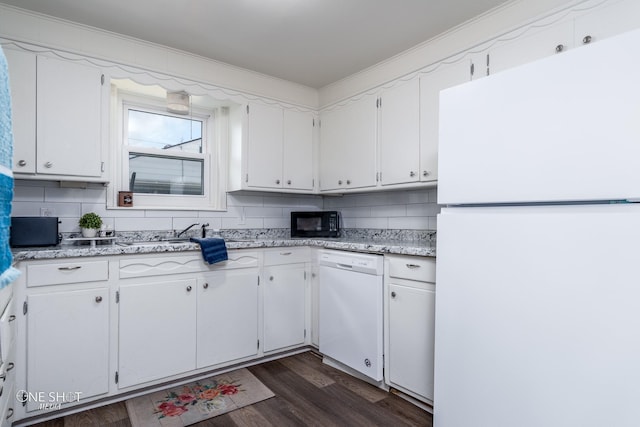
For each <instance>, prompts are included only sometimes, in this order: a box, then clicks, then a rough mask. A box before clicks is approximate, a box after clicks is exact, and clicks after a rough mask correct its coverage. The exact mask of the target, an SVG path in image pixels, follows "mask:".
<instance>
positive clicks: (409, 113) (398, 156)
mask: <svg viewBox="0 0 640 427" xmlns="http://www.w3.org/2000/svg"><path fill="white" fill-rule="evenodd" d="M419 153H420V82H419V80H418V79H417V78H416V79H413V80H411V81H409V82H404V83H401V84H399V85H398V86H395V87H393V88H390V89H387V90H385V91H384V93H383V94H382V96H381V97H380V173H381V176H380V182H381V184H382V185H389V184H402V183H405V182H416V181H418V180H419V179H420V174H419V173H418V172H419V167H420V158H419V156H418V154H419Z"/></svg>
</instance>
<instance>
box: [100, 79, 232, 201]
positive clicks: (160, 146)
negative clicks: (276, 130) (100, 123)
mask: <svg viewBox="0 0 640 427" xmlns="http://www.w3.org/2000/svg"><path fill="white" fill-rule="evenodd" d="M131 85H132V82H131V81H127V89H129V90H130V87H131ZM133 85H134V86H135V84H133ZM154 88H156V89H159V90H160V91H159V92H160V93H159V94H156V96H155V97H150V96H147V95H148V94H146V93H141V94H138V93H136V94H132V93H130V92H129V90H127V91H118V90H117V89H116V91H115V94H114V98H113V99H114V101H115V108H116V109H117V111H118V114H117V116H118V117H119V119H120V120H119V128H120V132H118V135H119V136H120V137H119V138H118V141H113V143H114V146H115V152H114V160H115V162H114V163H115V166H114V168H115V170H114V176H116V177H117V179H116V181H117V182H114V183H113V185H112V186H110V187H112V189H111V190H110V197H109V201H110V204H109V206H110V207H116V206H117V192H118V191H131V192H133V208H134V209H135V208H138V209H192V210H219V209H224V208H225V206H224V200H225V198H224V197H223V196H224V184H225V183H226V181H225V180H223V179H222V178H221V177H222V176H224V171H225V168H224V163H225V160H224V155H223V154H224V152H223V150H221V149H220V147H221V146H222V145H223V144H220V140H221V134H222V132H221V131H220V129H225V126H224V125H221V124H220V123H217V120H219V119H218V117H217V116H218V115H220V114H218V113H219V112H220V111H221V110H223V109H221V108H219V107H208V108H202V107H198V106H197V105H196V106H193V105H192V108H191V112H190V113H189V114H188V115H177V114H172V113H169V112H167V110H166V106H165V100H164V90H163V89H161V88H159V87H157V86H155V87H154ZM140 90H143V89H140ZM128 209H130V208H128Z"/></svg>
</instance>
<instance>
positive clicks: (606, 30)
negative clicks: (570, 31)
mask: <svg viewBox="0 0 640 427" xmlns="http://www.w3.org/2000/svg"><path fill="white" fill-rule="evenodd" d="M610 3H612V4H608V5H606V6H605V7H598V8H595V9H594V10H593V11H591V12H590V13H587V14H585V15H583V16H580V17H578V18H576V19H575V37H576V40H575V44H576V46H579V45H581V44H589V43H592V42H597V41H600V40H602V39H605V38H607V37H611V36H615V35H617V34H622V33H624V32H626V31H630V30H634V29H636V28H638V22H640V2H638V1H637V0H623V1H616V2H610Z"/></svg>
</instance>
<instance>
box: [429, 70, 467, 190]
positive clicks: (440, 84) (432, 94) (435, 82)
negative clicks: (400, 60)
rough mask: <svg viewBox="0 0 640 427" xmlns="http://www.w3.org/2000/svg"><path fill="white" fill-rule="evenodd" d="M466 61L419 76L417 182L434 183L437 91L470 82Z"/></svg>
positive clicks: (436, 160) (436, 162) (437, 109)
mask: <svg viewBox="0 0 640 427" xmlns="http://www.w3.org/2000/svg"><path fill="white" fill-rule="evenodd" d="M470 65H471V63H470V61H468V60H462V61H460V62H457V63H454V64H451V65H443V66H442V67H440V68H437V69H436V70H434V71H432V72H430V73H428V74H425V75H423V76H422V77H420V180H421V181H423V182H430V181H437V180H438V138H439V137H438V132H439V120H440V91H441V90H442V89H446V88H448V87H451V86H455V85H457V84H461V83H464V82H467V81H469V80H470V78H471V75H470Z"/></svg>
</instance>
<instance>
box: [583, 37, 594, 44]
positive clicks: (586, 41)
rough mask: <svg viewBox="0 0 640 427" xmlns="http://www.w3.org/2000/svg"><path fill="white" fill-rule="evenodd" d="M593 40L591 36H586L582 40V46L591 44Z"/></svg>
mask: <svg viewBox="0 0 640 427" xmlns="http://www.w3.org/2000/svg"><path fill="white" fill-rule="evenodd" d="M591 40H592V38H591V36H584V37H583V38H582V44H589V43H591Z"/></svg>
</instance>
